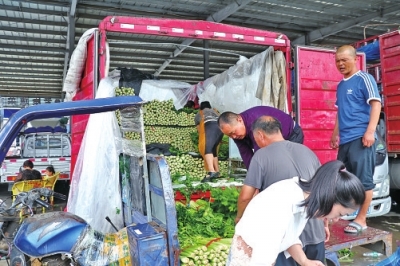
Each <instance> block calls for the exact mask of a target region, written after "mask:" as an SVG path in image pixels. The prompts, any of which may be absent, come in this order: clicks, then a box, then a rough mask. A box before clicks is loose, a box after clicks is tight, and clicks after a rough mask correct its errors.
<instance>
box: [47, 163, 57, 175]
mask: <svg viewBox="0 0 400 266" xmlns="http://www.w3.org/2000/svg"><path fill="white" fill-rule="evenodd" d="M46 170H47V171H49V172H52V173H53V174H55V172H56V170H54V167H53V166H52V165H49V166H47V167H46Z"/></svg>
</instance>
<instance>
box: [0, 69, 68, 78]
mask: <svg viewBox="0 0 400 266" xmlns="http://www.w3.org/2000/svg"><path fill="white" fill-rule="evenodd" d="M21 70H22V69H21V68H18V69H9V68H3V69H2V70H1V73H13V74H14V73H15V74H16V73H21ZM29 74H38V75H40V76H39V77H42V78H43V77H46V76H47V75H60V74H61V71H52V70H43V69H42V70H40V71H37V70H29ZM36 77H37V76H36Z"/></svg>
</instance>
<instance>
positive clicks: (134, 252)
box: [127, 223, 169, 266]
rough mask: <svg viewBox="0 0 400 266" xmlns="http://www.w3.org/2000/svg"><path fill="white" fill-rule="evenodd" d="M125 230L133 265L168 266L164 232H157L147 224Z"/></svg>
mask: <svg viewBox="0 0 400 266" xmlns="http://www.w3.org/2000/svg"><path fill="white" fill-rule="evenodd" d="M127 229H128V238H129V244H130V245H129V246H130V249H131V250H130V252H131V258H132V262H133V265H135V266H166V265H169V263H168V251H167V243H166V236H165V232H161V233H159V232H157V231H156V230H154V228H153V227H152V226H151V225H150V224H148V223H144V224H137V225H134V226H128V227H127Z"/></svg>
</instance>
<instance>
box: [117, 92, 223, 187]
mask: <svg viewBox="0 0 400 266" xmlns="http://www.w3.org/2000/svg"><path fill="white" fill-rule="evenodd" d="M115 95H116V96H128V95H134V90H133V89H132V88H124V87H121V88H120V87H117V88H115ZM143 113H144V115H143V119H144V125H145V127H144V135H145V141H146V144H151V143H160V144H170V145H171V146H170V147H171V148H170V152H171V153H172V154H174V155H176V156H166V160H167V162H168V165H169V166H170V171H171V175H175V174H180V175H181V176H183V175H186V174H190V175H191V176H193V177H194V178H195V180H201V179H202V178H203V177H204V176H205V175H206V171H205V170H204V162H203V159H202V158H201V157H198V156H197V157H196V156H195V157H192V156H191V155H189V154H188V152H196V153H198V133H197V129H196V126H195V125H194V117H195V115H196V113H197V110H194V109H190V108H182V109H180V110H176V109H175V107H174V104H173V100H172V99H171V100H167V101H159V100H153V101H149V102H147V103H146V104H145V105H144V112H143ZM116 115H117V119H118V121H119V122H120V114H119V112H118V111H117V112H116ZM125 137H126V138H128V139H133V140H140V134H139V133H135V132H126V133H125ZM219 150H220V152H219V157H220V158H227V157H228V137H226V136H225V137H224V139H223V141H222V143H221V145H220V148H219ZM219 165H220V171H219V172H220V173H221V174H222V175H223V176H227V174H228V162H227V161H220V163H219Z"/></svg>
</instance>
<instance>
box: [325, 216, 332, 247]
mask: <svg viewBox="0 0 400 266" xmlns="http://www.w3.org/2000/svg"><path fill="white" fill-rule="evenodd" d="M324 228H325V243H326V242H328V241H329V238H330V237H331V232H330V231H329V222H328V219H324Z"/></svg>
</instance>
